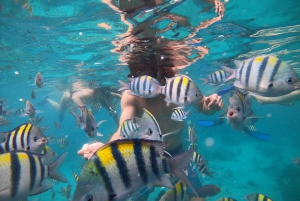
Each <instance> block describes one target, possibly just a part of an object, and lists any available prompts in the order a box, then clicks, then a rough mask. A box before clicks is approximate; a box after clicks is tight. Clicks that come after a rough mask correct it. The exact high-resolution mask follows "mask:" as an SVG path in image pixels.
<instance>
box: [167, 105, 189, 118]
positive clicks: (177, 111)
mask: <svg viewBox="0 0 300 201" xmlns="http://www.w3.org/2000/svg"><path fill="white" fill-rule="evenodd" d="M173 110H174V111H173V112H172V115H171V119H172V120H174V121H184V120H185V119H186V118H187V117H188V115H189V113H190V110H188V111H184V108H183V107H176V108H174V109H173Z"/></svg>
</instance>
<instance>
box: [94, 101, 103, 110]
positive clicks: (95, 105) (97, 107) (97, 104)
mask: <svg viewBox="0 0 300 201" xmlns="http://www.w3.org/2000/svg"><path fill="white" fill-rule="evenodd" d="M101 107H102V105H101V103H95V104H93V106H92V110H93V111H99V110H100V109H101Z"/></svg>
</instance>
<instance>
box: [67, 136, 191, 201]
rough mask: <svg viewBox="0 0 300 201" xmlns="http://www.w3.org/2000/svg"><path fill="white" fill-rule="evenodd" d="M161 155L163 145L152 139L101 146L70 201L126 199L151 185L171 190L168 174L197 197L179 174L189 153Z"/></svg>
mask: <svg viewBox="0 0 300 201" xmlns="http://www.w3.org/2000/svg"><path fill="white" fill-rule="evenodd" d="M163 153H164V150H163V142H161V141H155V140H140V139H135V140H115V141H112V142H110V143H108V144H106V145H104V146H102V147H101V148H100V149H99V150H98V151H97V152H96V153H95V154H94V155H93V156H92V157H91V158H90V159H89V160H88V161H87V163H86V165H85V166H84V168H83V170H82V172H81V174H80V176H79V179H78V182H77V186H76V189H75V193H74V196H73V199H72V200H73V201H82V200H101V201H108V200H127V199H128V198H129V197H131V196H134V195H135V194H136V193H137V192H139V191H140V190H142V189H143V188H145V187H151V186H154V184H157V185H160V186H165V187H167V188H172V187H173V186H172V184H171V182H170V180H169V178H168V177H167V175H169V174H170V173H172V174H173V175H175V176H177V177H178V178H180V179H181V180H182V181H184V182H185V183H186V184H187V186H189V187H190V188H191V189H192V191H193V192H194V193H195V195H197V192H196V191H195V189H194V187H193V185H192V184H191V182H190V181H189V179H188V178H187V176H186V175H185V174H184V172H183V171H182V169H185V168H187V167H188V165H189V163H190V159H191V157H192V153H193V151H192V150H189V151H186V152H184V153H182V154H180V155H178V156H176V157H171V158H164V157H163ZM99 192H101V193H99Z"/></svg>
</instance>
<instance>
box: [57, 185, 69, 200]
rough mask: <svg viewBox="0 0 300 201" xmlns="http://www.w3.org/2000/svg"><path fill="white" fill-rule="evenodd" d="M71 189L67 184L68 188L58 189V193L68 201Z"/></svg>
mask: <svg viewBox="0 0 300 201" xmlns="http://www.w3.org/2000/svg"><path fill="white" fill-rule="evenodd" d="M71 188H72V186H71V184H68V186H66V187H65V188H60V189H59V193H60V194H61V195H62V196H65V197H66V198H67V199H69V198H70V197H71Z"/></svg>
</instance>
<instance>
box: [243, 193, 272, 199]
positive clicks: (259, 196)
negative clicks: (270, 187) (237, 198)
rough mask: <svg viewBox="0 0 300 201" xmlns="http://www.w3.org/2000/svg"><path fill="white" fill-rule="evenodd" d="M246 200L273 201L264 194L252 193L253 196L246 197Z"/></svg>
mask: <svg viewBox="0 0 300 201" xmlns="http://www.w3.org/2000/svg"><path fill="white" fill-rule="evenodd" d="M246 199H247V200H248V201H272V199H271V198H269V197H267V196H265V195H263V194H260V193H252V194H249V195H246Z"/></svg>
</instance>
